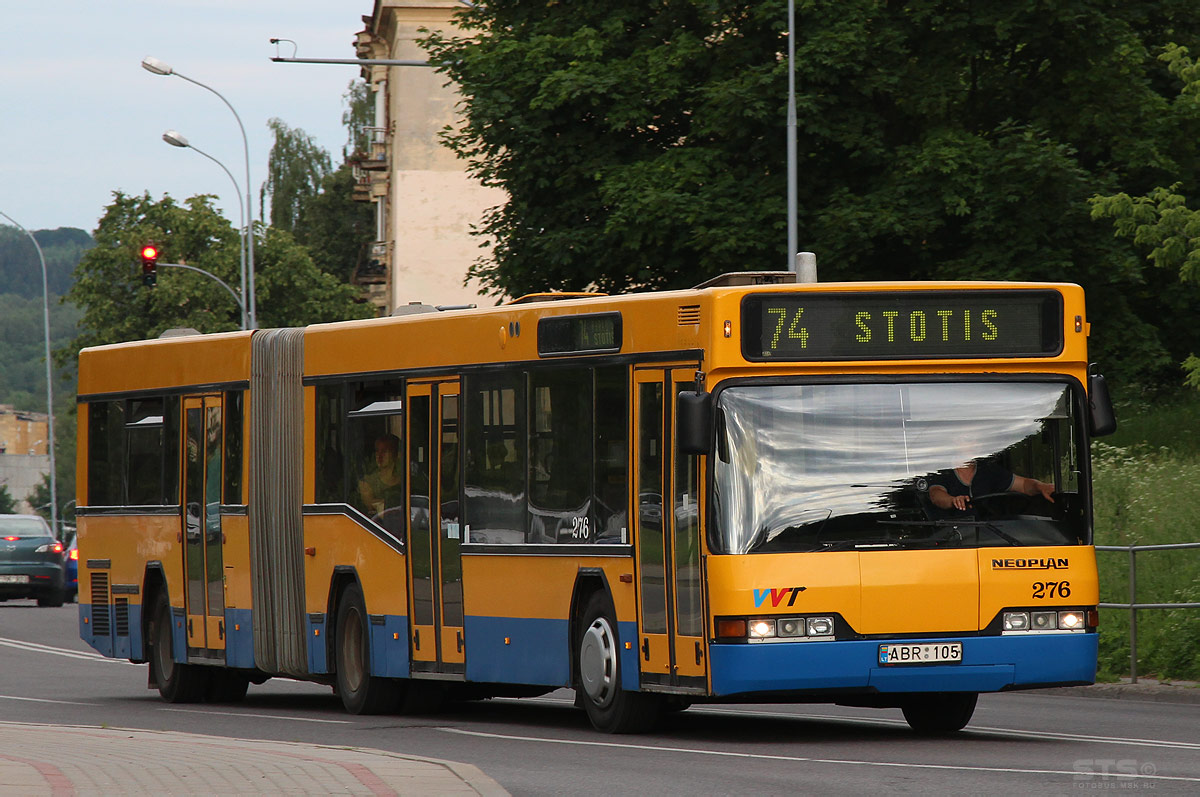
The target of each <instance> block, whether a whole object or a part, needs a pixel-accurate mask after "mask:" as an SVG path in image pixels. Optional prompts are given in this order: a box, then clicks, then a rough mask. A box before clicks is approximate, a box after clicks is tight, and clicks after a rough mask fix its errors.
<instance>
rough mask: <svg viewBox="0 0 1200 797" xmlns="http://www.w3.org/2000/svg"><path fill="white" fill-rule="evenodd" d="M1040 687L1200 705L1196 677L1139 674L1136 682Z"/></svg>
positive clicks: (1057, 692) (1075, 694) (1050, 691)
mask: <svg viewBox="0 0 1200 797" xmlns="http://www.w3.org/2000/svg"><path fill="white" fill-rule="evenodd" d="M1040 691H1042V692H1044V693H1045V694H1050V695H1067V696H1069V697H1100V698H1105V699H1108V700H1143V701H1146V702H1150V703H1185V704H1192V705H1200V684H1197V683H1196V682H1195V681H1174V682H1163V681H1157V680H1155V679H1153V678H1139V679H1138V682H1137V683H1130V682H1129V681H1128V680H1125V681H1121V682H1119V683H1113V684H1092V685H1091V686H1060V687H1056V688H1054V689H1044V690H1040Z"/></svg>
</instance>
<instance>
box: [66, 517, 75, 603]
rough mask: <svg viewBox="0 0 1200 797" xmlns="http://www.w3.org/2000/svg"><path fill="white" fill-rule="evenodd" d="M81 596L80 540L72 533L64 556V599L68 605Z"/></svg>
mask: <svg viewBox="0 0 1200 797" xmlns="http://www.w3.org/2000/svg"><path fill="white" fill-rule="evenodd" d="M78 595H79V538H78V537H76V536H75V533H74V532H71V534H70V536H69V538H68V540H67V550H66V552H65V553H64V554H63V599H64V600H66V601H67V602H68V603H70V602H71V601H74V600H75V598H76V597H77V596H78Z"/></svg>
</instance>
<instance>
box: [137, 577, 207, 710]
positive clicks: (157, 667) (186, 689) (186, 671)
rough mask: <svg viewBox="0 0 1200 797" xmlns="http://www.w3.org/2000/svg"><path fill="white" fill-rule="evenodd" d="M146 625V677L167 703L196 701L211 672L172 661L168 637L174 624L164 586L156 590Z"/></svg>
mask: <svg viewBox="0 0 1200 797" xmlns="http://www.w3.org/2000/svg"><path fill="white" fill-rule="evenodd" d="M152 606H153V609H152V613H151V620H150V624H149V634H150V635H149V642H150V644H149V650H148V653H149V656H148V658H149V660H150V668H151V672H150V678H151V679H152V680H153V682H154V683H155V684H156V685H157V686H158V693H159V695H161V696H162V699H163V700H165V701H167V702H168V703H199V702H201V701H203V700H204V699H205V696H206V694H207V691H208V685H209V678H210V676H211V674H212V673H211V671H210V670H209V669H208V668H207V667H203V666H201V665H197V664H185V663H182V662H177V661H175V656H174V652H173V645H172V640H173V639H174V632H175V623H174V614H173V612H172V611H171V601H170V599H169V598H168V597H167V591H166V589H159V590H157V592H156V594H155V597H154V603H153V604H152Z"/></svg>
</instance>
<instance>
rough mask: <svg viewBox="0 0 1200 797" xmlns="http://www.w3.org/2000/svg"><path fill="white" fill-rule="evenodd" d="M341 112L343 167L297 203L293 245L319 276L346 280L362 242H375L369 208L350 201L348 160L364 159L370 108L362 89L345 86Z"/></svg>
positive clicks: (357, 85)
mask: <svg viewBox="0 0 1200 797" xmlns="http://www.w3.org/2000/svg"><path fill="white" fill-rule="evenodd" d="M342 98H343V100H344V101H345V104H346V109H345V111H344V112H343V114H342V124H343V125H345V127H346V146H345V147H343V149H342V155H343V158H344V160H343V163H342V165H341V166H339V167H338V168H337V169H336V170H334V171H333V172H332V173H330V174H327V175H325V177H324V178H323V179H322V180H321V186H320V191H319V192H317V193H315V194H311V195H306V196H304V197H303V198H302V199H301V202H300V212H299V217H298V222H297V224H296V228H295V235H296V240H297V241H299V242H300V243H302V244H304V245H305V246H306V247H308V251H309V254H310V255H312V259H313V262H315V263H316V264H317V267H318V268H320V269H321V270H322V271H327V272H329V273H330V274H336V275H337V276H338V277H340V278H342V279H343V280H346V281H350V280H351V279H352V278H353V276H354V273H355V270H356V269H357V267H358V264H359V262H360V260H361V258H362V256H363V253H364V250H365V248H366V246H367V244H368V243H370V242H371V241H373V240H375V213H374V206H373V205H371V203H369V202H360V201H358V200H356V199H355V198H354V190H355V187H356V179H355V176H354V166H353V161H355V160H359V159H362V158H366V157H369V156H370V143H369V131H368V130H367V128H368V127H369V126H370V125H372V124H373V118H374V108H373V107H372V103H371V94H370V92H369V91H368V90H367V84H366V83H365V82H364V81H362V80H355V81H351V83H350V85H349V86H347V88H346V93H345V94H344V95H342Z"/></svg>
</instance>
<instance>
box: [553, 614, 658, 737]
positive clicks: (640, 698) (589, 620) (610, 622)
mask: <svg viewBox="0 0 1200 797" xmlns="http://www.w3.org/2000/svg"><path fill="white" fill-rule="evenodd" d="M582 607H583V608H582V613H581V614H580V615H579V617H580V622H579V624H578V627H577V629H576V632H575V634H574V636H573V648H574V656H573V661H574V667H573V673H572V682H573V683H574V686H575V694H576V703H577V704H582V705H583V709H584V711H586V712H587V715H588V719H589V720H590V721H591V723H592V725H593V726H594V727H595V728H596V730H599V731H603V732H604V733H642V732H645V731H648V730H651V729H652V728H653V727H654V725H655V723H656V722H657V721H658V717H659V714H660V712H661V709H662V700H661V696H660V695H655V694H647V693H645V692H630V691H626V690H624V689H622V688H621V670H622V667H621V641H620V632H619V630H618V626H617V619H616V612H615V610H614V608H613V601H612V598H611V597H610V595H609V593H608V592H607V591H591V592H590V593H589V594H588V595H587V598H586V601H584V602H582Z"/></svg>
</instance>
